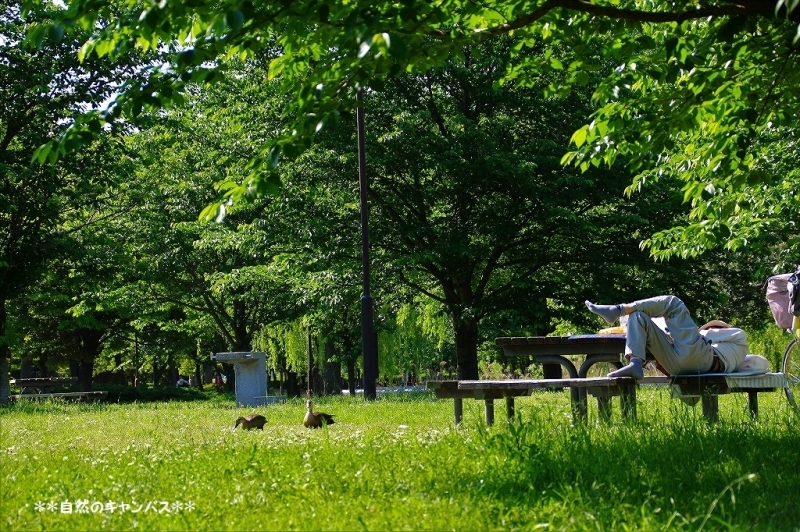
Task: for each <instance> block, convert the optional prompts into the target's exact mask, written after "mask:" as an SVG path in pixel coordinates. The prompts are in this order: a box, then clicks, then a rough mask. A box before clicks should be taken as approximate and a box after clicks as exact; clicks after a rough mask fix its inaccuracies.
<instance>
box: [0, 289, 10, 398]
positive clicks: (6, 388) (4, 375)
mask: <svg viewBox="0 0 800 532" xmlns="http://www.w3.org/2000/svg"><path fill="white" fill-rule="evenodd" d="M10 357H11V350H10V349H9V348H8V339H7V338H6V297H5V291H3V292H2V293H0V405H6V404H8V403H9V401H11V383H10V382H9V379H10V378H11V377H10V376H9V374H8V370H9V365H10V364H9V358H10Z"/></svg>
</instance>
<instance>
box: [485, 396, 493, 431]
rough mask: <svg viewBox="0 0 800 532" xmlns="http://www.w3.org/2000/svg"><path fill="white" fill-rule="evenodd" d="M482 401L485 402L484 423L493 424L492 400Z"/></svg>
mask: <svg viewBox="0 0 800 532" xmlns="http://www.w3.org/2000/svg"><path fill="white" fill-rule="evenodd" d="M484 402H485V403H486V424H487V425H488V426H490V427H491V426H492V425H494V400H493V399H486V400H485V401H484Z"/></svg>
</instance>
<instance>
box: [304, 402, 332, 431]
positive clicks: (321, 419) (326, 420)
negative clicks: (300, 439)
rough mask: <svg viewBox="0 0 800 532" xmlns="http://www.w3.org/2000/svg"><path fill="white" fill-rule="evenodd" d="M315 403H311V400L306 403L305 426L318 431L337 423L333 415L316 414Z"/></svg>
mask: <svg viewBox="0 0 800 532" xmlns="http://www.w3.org/2000/svg"><path fill="white" fill-rule="evenodd" d="M313 406H314V403H312V402H311V399H309V400H308V401H306V408H307V409H308V410H307V411H306V417H305V418H304V419H303V426H304V427H307V428H312V429H318V428H320V427H324V426H325V425H333V424H334V423H335V421H334V420H333V414H325V413H324V412H314V411H313Z"/></svg>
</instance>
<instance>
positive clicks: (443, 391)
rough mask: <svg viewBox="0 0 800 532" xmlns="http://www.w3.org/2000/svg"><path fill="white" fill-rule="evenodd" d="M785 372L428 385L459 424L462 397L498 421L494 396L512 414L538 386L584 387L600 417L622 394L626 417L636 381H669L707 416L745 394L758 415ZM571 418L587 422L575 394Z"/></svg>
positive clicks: (632, 414)
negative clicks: (448, 403)
mask: <svg viewBox="0 0 800 532" xmlns="http://www.w3.org/2000/svg"><path fill="white" fill-rule="evenodd" d="M785 383H786V377H785V376H784V375H783V374H782V373H767V374H764V375H755V376H732V375H727V376H725V375H681V376H675V377H645V378H644V379H641V380H639V381H635V380H634V379H632V378H631V377H589V378H569V379H508V380H462V381H428V389H431V390H433V392H434V393H435V395H436V397H438V398H440V399H453V402H454V418H455V422H456V423H457V424H458V423H460V422H461V419H462V415H463V400H464V399H478V400H483V401H484V403H485V417H486V423H487V425H492V424H493V423H494V401H495V400H496V399H505V401H506V414H507V416H508V417H509V418H513V417H514V398H515V397H520V396H527V395H531V394H532V393H533V392H534V391H535V390H563V389H566V388H569V389H571V390H574V389H578V390H585V391H586V392H587V393H588V394H589V395H591V396H593V397H595V398H596V399H597V407H598V415H599V417H600V419H601V420H604V421H608V420H609V419H610V418H611V398H612V397H615V396H619V397H620V406H621V411H622V416H623V418H624V419H635V418H636V387H637V385H653V384H668V385H671V386H672V388H673V392H672V396H673V397H674V398H680V397H683V398H690V401H689V402H696V401H697V400H701V401H702V405H703V415H704V416H705V417H706V419H708V420H709V421H716V420H717V419H718V417H719V396H720V395H725V394H730V393H747V394H748V406H749V410H750V414H751V416H753V417H757V416H758V394H759V393H760V392H770V391H776V390H780V389H783V387H784V386H785ZM571 396H572V398H573V400H572V412H573V420H574V421H576V422H581V421H585V419H586V415H585V414H586V412H585V409H581V408H580V407H579V405H578V404H577V403H576V401H575V400H574V398H575V394H571ZM694 398H697V399H694Z"/></svg>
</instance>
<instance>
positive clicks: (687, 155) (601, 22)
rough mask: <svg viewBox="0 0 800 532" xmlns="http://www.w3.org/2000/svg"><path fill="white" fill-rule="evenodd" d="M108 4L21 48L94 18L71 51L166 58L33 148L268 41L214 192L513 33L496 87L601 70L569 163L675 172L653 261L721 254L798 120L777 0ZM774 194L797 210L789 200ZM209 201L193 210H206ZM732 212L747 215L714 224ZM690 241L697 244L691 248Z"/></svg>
mask: <svg viewBox="0 0 800 532" xmlns="http://www.w3.org/2000/svg"><path fill="white" fill-rule="evenodd" d="M35 4H36V2H34V1H30V2H26V3H25V5H35ZM112 5H114V3H113V2H111V1H95V2H83V1H78V0H75V1H72V2H69V3H68V9H65V11H64V14H63V17H61V18H59V19H58V20H56V21H55V22H54V24H53V25H52V26H46V25H43V26H40V27H37V28H35V29H34V31H31V32H30V35H29V40H31V41H34V42H36V41H38V40H40V39H41V37H42V36H43V35H44V34H46V33H48V32H51V31H56V32H58V31H60V28H62V27H64V26H68V25H71V24H78V25H82V26H83V27H85V28H95V27H96V25H97V27H99V30H98V31H96V34H95V35H94V36H93V37H92V38H91V39H89V40H87V42H86V44H85V46H84V47H83V49H82V51H81V57H90V56H93V55H97V56H111V57H114V56H115V55H117V54H119V53H123V52H124V51H125V50H127V49H129V48H130V47H131V46H140V47H142V48H143V49H145V50H148V49H156V48H157V47H158V46H159V43H166V44H170V45H175V52H174V54H173V55H172V59H171V61H170V66H171V67H172V68H171V69H162V68H158V69H156V68H154V69H153V70H151V71H150V72H149V77H148V79H147V80H145V81H133V80H126V81H125V83H124V85H123V87H122V90H121V91H120V94H119V95H118V96H117V98H116V99H115V104H114V105H113V106H112V108H111V110H110V112H109V113H107V114H105V115H103V114H97V113H95V114H89V115H86V116H85V117H84V118H83V120H81V121H80V122H78V123H76V124H75V126H74V127H73V128H71V129H70V130H69V131H68V132H67V133H66V134H65V135H64V136H63V137H62V139H61V140H60V141H59V143H58V144H54V145H51V146H48V147H46V148H45V149H44V150H43V151H42V152H41V153H40V154H41V155H42V156H43V157H44V156H47V155H48V154H49V153H53V152H54V150H61V151H63V150H64V149H65V148H66V147H67V146H70V145H74V144H79V143H81V142H82V141H83V139H85V138H86V136H87V135H88V134H89V132H90V131H91V130H92V129H94V130H97V129H98V127H99V124H100V122H102V121H107V120H113V119H114V118H115V117H116V116H118V115H121V114H124V115H125V116H130V117H133V116H136V115H137V114H138V113H139V112H140V110H141V108H142V107H143V106H152V107H161V106H165V105H170V104H171V103H172V102H173V101H175V100H179V99H180V98H181V96H180V95H181V94H182V92H183V91H184V90H185V87H186V85H185V84H186V82H187V81H189V80H192V81H206V82H208V81H213V80H216V79H218V78H219V76H221V75H224V72H225V69H226V68H227V61H228V60H229V59H230V58H232V57H252V56H253V55H255V54H258V53H260V52H261V51H263V50H264V49H270V50H272V51H274V50H275V49H276V48H277V49H279V50H280V51H281V53H280V54H279V55H278V56H277V57H275V59H274V60H273V61H272V63H271V65H270V73H271V75H273V76H276V77H279V78H281V79H282V80H283V83H284V92H285V93H286V94H289V95H292V98H291V100H290V102H289V104H288V106H287V110H286V113H285V115H284V119H285V127H284V128H283V130H282V131H283V133H282V134H281V135H279V136H276V137H274V138H272V139H270V140H269V141H268V142H266V143H265V144H264V146H263V147H262V149H261V150H260V151H259V153H258V154H257V155H255V156H253V157H252V158H251V161H252V164H251V167H250V168H251V172H250V173H249V175H248V176H246V177H244V178H243V179H242V180H241V181H239V183H238V186H233V185H232V186H230V187H228V188H227V189H226V190H227V192H226V194H227V197H230V198H241V197H248V196H252V195H258V194H261V193H264V192H265V191H267V190H269V189H270V188H271V187H272V186H273V185H274V176H275V173H274V171H273V168H274V165H275V164H277V161H278V158H279V157H278V156H279V155H285V156H289V157H293V156H295V155H296V154H297V153H298V152H299V151H301V150H303V149H305V148H307V147H308V145H309V143H310V141H311V139H312V137H313V136H314V135H315V133H316V132H317V131H318V130H319V129H320V127H323V126H325V125H326V124H329V123H330V122H332V121H335V119H336V116H337V115H338V113H340V112H341V111H343V110H347V109H352V108H353V107H354V105H355V104H354V102H355V97H354V96H355V91H356V90H358V89H360V88H364V87H372V88H380V87H381V86H382V85H383V83H384V81H385V80H387V79H390V78H393V77H396V76H398V75H400V74H402V73H404V72H411V73H418V74H419V73H424V72H426V71H427V70H428V69H429V68H430V67H432V66H435V65H441V64H443V62H444V61H446V60H447V59H448V58H449V57H452V56H454V55H459V54H461V51H462V50H464V49H468V48H469V47H470V45H471V44H474V43H475V42H477V41H481V40H487V39H492V38H495V37H497V36H501V35H506V34H512V33H513V35H514V36H515V37H516V38H517V39H519V41H518V44H517V46H515V47H514V48H512V49H510V50H509V52H508V54H509V57H510V58H512V59H513V61H512V62H510V63H509V67H508V72H507V74H506V76H505V79H506V80H516V81H517V82H518V83H520V84H524V83H526V82H527V81H529V80H531V77H533V78H535V76H536V75H537V74H538V73H539V72H541V71H542V70H543V69H545V70H564V71H565V72H567V73H569V83H570V84H577V85H584V84H586V83H587V82H588V79H589V77H590V73H591V72H593V71H595V70H597V68H598V65H599V64H600V63H601V60H603V59H610V60H613V61H614V62H615V66H616V68H614V69H613V70H612V71H610V72H609V73H608V76H607V79H606V83H604V84H603V85H601V87H600V89H599V90H598V92H597V95H596V101H597V105H599V106H600V109H599V111H598V112H597V115H596V118H595V119H594V120H593V121H592V122H591V123H590V124H588V125H587V126H585V127H584V128H580V129H578V131H577V132H576V134H575V137H573V140H574V141H575V143H576V145H577V148H578V149H577V151H576V152H575V153H574V154H573V156H572V157H571V158H572V160H575V161H576V162H577V163H578V164H580V165H581V166H583V167H587V165H589V164H601V163H605V164H611V163H613V162H614V161H615V160H616V159H617V158H618V157H623V158H625V159H626V160H627V163H628V164H629V165H630V168H632V169H633V170H634V171H635V172H636V177H635V180H634V184H633V186H632V187H633V188H634V189H635V188H638V186H639V185H640V184H642V183H643V182H645V181H652V180H654V179H656V178H658V177H659V176H661V175H663V174H665V173H669V174H671V175H675V176H678V177H680V179H681V180H683V182H684V185H683V189H684V192H685V197H686V199H687V200H688V201H690V202H691V204H692V215H693V216H694V217H695V218H696V219H698V220H699V222H698V224H697V225H695V224H693V225H691V226H690V227H689V230H687V231H684V232H677V233H675V232H673V233H671V234H670V235H667V236H666V237H663V238H662V237H659V238H656V239H655V240H654V241H652V242H650V244H652V245H654V246H655V247H654V249H655V252H656V253H657V254H658V253H660V251H659V250H661V249H662V248H661V247H660V246H661V245H662V244H663V245H672V243H675V238H674V237H675V236H676V235H677V236H678V237H679V240H678V242H677V247H676V251H677V252H678V253H681V254H684V255H686V254H690V253H694V252H697V251H700V250H703V249H706V248H707V247H708V246H710V245H719V244H725V245H727V246H728V247H729V248H737V247H739V246H741V245H744V244H745V243H746V242H747V241H748V240H747V238H746V235H745V233H747V231H748V229H749V228H751V227H755V228H756V229H759V228H761V227H766V225H762V224H761V220H763V219H770V220H771V219H772V218H771V217H770V216H769V214H770V211H769V209H770V207H771V206H772V203H773V201H772V200H773V198H771V197H767V198H765V201H761V199H762V197H763V194H761V193H759V192H758V190H759V189H758V188H755V187H753V188H751V189H750V190H749V193H750V194H753V195H756V196H757V197H756V198H755V201H740V198H739V195H741V194H742V193H743V190H744V189H745V187H746V186H747V185H748V184H749V185H755V184H759V183H766V185H767V187H766V190H771V188H772V187H774V186H781V185H780V184H781V183H782V178H783V176H781V175H778V176H776V175H775V174H773V173H771V171H770V169H769V168H767V167H766V162H765V160H764V159H765V157H767V154H768V153H769V152H770V149H771V148H770V146H769V145H768V144H769V143H765V142H763V141H764V140H765V139H767V138H769V137H775V136H780V134H781V133H782V132H791V131H792V130H795V131H796V129H797V128H796V125H797V124H796V117H795V113H794V112H793V109H794V108H796V104H797V91H796V87H797V86H798V85H800V78H799V77H798V76H800V69H799V68H797V61H798V54H797V51H796V50H797V48H796V46H797V41H798V35H800V33H798V22H800V9H797V8H796V7H797V3H796V2H786V1H785V0H778V1H776V2H769V1H767V2H763V1H759V0H746V1H736V2H734V1H729V0H723V1H720V2H717V3H715V4H712V5H707V6H706V5H701V6H698V5H697V4H696V2H693V1H689V0H681V1H678V2H669V3H653V2H644V1H643V0H628V1H620V2H608V3H605V2H598V3H593V2H578V1H572V0H545V1H539V2H516V1H510V0H490V1H487V2H480V3H474V2H473V3H470V2H466V3H465V2H462V1H460V0H446V1H443V2H437V3H434V4H431V3H430V2H426V1H422V0H407V1H404V2H401V3H396V2H368V3H364V2H342V1H338V0H327V1H323V2H317V1H314V2H311V1H301V2H292V3H291V5H289V4H285V3H273V2H266V3H264V2H262V3H259V4H257V5H256V4H254V3H251V2H238V1H231V2H228V3H225V4H224V5H223V6H220V5H219V4H218V3H216V2H208V1H202V0H201V1H198V2H192V3H190V4H186V3H180V2H170V3H166V4H165V3H157V2H148V3H144V4H131V5H130V7H129V8H127V11H123V12H121V13H119V14H117V15H115V16H112V15H111V14H110V13H109V11H110V6H112ZM98 21H99V22H100V23H99V24H96V23H98ZM51 28H52V29H51ZM541 43H545V44H547V45H551V46H552V49H551V51H550V52H549V53H547V54H545V55H544V56H541V57H532V56H531V54H529V53H527V52H528V50H529V49H530V48H531V47H536V46H540V45H541ZM564 43H567V44H568V46H561V45H562V44H564ZM564 50H570V52H569V53H564V52H563V51H564ZM567 85H568V84H567ZM554 89H556V90H557V88H555V87H554ZM770 177H773V178H775V180H772V179H770ZM794 183H796V181H794V180H791V181H790V182H789V184H790V185H793V184H794ZM761 190H765V189H764V188H763V187H761ZM715 194H724V195H725V200H724V201H722V202H723V203H724V204H725V205H724V206H722V208H717V205H716V204H713V205H708V196H709V195H715ZM777 201H778V202H779V204H781V205H787V206H788V207H789V208H795V207H796V206H797V203H796V197H794V196H785V195H784V196H782V197H781V198H779V199H778V200H777ZM719 202H720V201H718V202H717V203H719ZM221 205H222V203H217V204H216V205H214V206H213V207H212V208H211V209H209V210H208V211H207V212H206V214H207V215H209V216H211V217H214V216H215V215H216V211H217V210H218V209H219V208H220V207H221ZM762 207H765V209H766V210H764V209H762ZM742 210H744V211H747V210H749V211H752V212H753V215H752V216H744V217H743V218H744V220H743V221H739V220H732V221H731V222H730V223H728V222H727V220H728V219H731V218H737V216H738V214H739V212H740V211H742ZM719 216H721V218H720V217H719ZM740 227H741V230H739V229H740ZM698 233H701V235H700V236H701V237H702V238H701V239H702V240H703V242H702V245H700V246H697V245H695V243H694V236H696V235H697V234H698ZM792 238H794V236H792ZM665 253H666V254H669V252H665ZM662 255H663V253H662ZM663 256H666V255H663Z"/></svg>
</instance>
